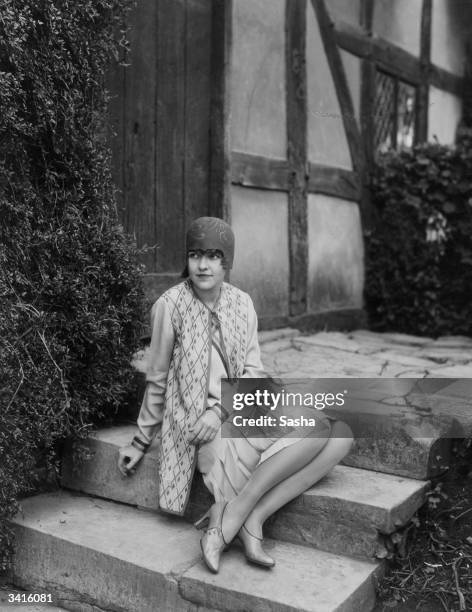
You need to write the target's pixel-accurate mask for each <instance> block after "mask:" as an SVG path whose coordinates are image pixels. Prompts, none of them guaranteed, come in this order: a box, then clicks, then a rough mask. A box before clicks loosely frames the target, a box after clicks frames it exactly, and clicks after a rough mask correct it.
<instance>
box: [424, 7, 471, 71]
mask: <svg viewBox="0 0 472 612" xmlns="http://www.w3.org/2000/svg"><path fill="white" fill-rule="evenodd" d="M471 28H472V6H471V2H470V0H433V19H432V27H431V60H432V62H433V64H436V66H439V67H440V68H445V69H446V70H449V71H450V72H453V73H454V74H457V75H460V76H462V74H463V72H464V51H465V43H466V40H467V38H468V37H469V38H470V36H471V33H472V31H471Z"/></svg>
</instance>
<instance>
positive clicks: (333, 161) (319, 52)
mask: <svg viewBox="0 0 472 612" xmlns="http://www.w3.org/2000/svg"><path fill="white" fill-rule="evenodd" d="M306 68H307V91H308V159H309V160H310V161H311V162H315V163H319V164H324V165H329V166H336V167H338V168H347V169H349V170H351V169H352V162H351V156H350V153H349V147H348V143H347V139H346V133H345V131H344V124H343V119H342V116H341V109H340V107H339V103H338V98H337V95H336V91H335V88H334V83H333V78H332V76H331V71H330V69H329V65H328V60H327V58H326V54H325V51H324V47H323V42H322V40H321V34H320V29H319V27H318V22H317V20H316V16H315V13H314V10H313V7H312V5H311V2H308V4H307V62H306Z"/></svg>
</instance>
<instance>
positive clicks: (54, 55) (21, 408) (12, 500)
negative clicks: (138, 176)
mask: <svg viewBox="0 0 472 612" xmlns="http://www.w3.org/2000/svg"><path fill="white" fill-rule="evenodd" d="M126 4H127V1H126V0H3V1H2V5H1V7H0V231H1V235H0V380H1V383H2V384H1V387H0V402H1V405H0V514H1V516H2V517H3V519H5V518H8V517H9V516H11V515H12V514H13V513H14V512H15V511H16V509H17V506H18V502H17V500H18V497H19V496H21V495H23V494H25V493H27V492H30V491H31V490H33V489H34V487H35V485H36V481H35V479H36V476H35V474H36V473H37V467H38V461H42V462H43V463H44V464H45V466H46V467H51V466H52V465H54V463H55V449H56V447H57V444H58V442H59V441H60V440H62V439H63V438H65V437H66V436H83V435H85V433H86V432H87V430H88V429H89V428H90V426H91V424H92V423H94V422H96V421H97V419H99V418H101V417H104V416H111V415H113V414H114V413H115V411H116V410H117V407H118V406H119V405H120V403H121V402H122V401H123V398H124V396H125V394H126V393H127V392H128V390H129V385H130V384H131V381H132V380H133V378H132V376H133V375H132V372H131V369H130V366H129V363H130V358H131V354H132V352H133V350H134V349H135V348H136V346H137V339H138V337H139V334H140V332H141V320H142V308H143V307H142V293H141V288H140V280H139V279H140V269H139V267H138V265H137V264H136V263H135V262H136V258H135V252H134V247H133V246H132V244H131V243H130V242H129V241H128V239H127V238H126V237H125V236H124V234H123V232H122V228H121V227H120V226H119V223H118V219H117V215H116V208H115V202H114V189H113V185H112V181H111V174H110V155H109V150H108V148H107V146H106V143H105V142H104V140H105V139H104V138H103V134H104V133H105V130H104V118H105V113H106V103H107V94H106V90H105V87H104V75H105V72H106V68H107V65H108V64H109V61H110V58H111V55H112V53H113V52H115V54H116V52H117V49H118V47H117V43H115V40H114V38H115V36H114V34H115V33H116V32H117V31H119V30H120V24H121V23H122V22H123V18H124V14H125V11H126V9H127V6H126ZM10 545H11V542H10V534H9V531H8V528H7V525H6V521H5V520H3V522H2V528H1V530H0V557H2V554H1V553H2V552H3V553H5V551H8V550H9V548H10ZM2 563H3V566H4V567H5V563H6V555H5V554H4V556H3V557H2Z"/></svg>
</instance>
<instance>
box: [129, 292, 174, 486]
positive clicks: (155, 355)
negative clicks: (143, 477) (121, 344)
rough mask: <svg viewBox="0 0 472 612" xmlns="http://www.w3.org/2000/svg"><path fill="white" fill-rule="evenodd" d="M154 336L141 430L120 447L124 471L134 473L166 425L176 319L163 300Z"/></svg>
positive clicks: (155, 319)
mask: <svg viewBox="0 0 472 612" xmlns="http://www.w3.org/2000/svg"><path fill="white" fill-rule="evenodd" d="M151 325H152V336H151V346H150V348H149V353H148V359H149V361H148V364H147V373H146V383H147V384H146V390H145V393H144V398H143V401H142V404H141V409H140V411H139V415H138V420H137V425H138V429H139V433H138V435H137V436H135V437H134V438H133V440H132V442H131V443H130V444H129V445H128V446H126V447H124V448H121V449H120V455H119V459H118V467H119V469H120V471H121V473H122V474H124V475H128V474H132V473H134V468H135V466H136V464H137V463H138V462H139V461H140V460H141V459H142V457H143V455H144V453H145V452H146V451H147V449H148V448H149V446H150V445H151V443H152V441H153V439H154V437H155V435H156V434H157V432H158V430H159V429H160V427H161V424H162V418H163V415H164V400H165V391H166V383H167V375H168V372H169V364H170V360H171V357H172V350H173V347H174V342H175V334H174V328H173V326H172V320H171V316H170V313H169V310H168V308H167V305H166V303H165V301H164V300H163V299H159V300H157V302H156V303H155V304H154V306H153V308H152V312H151Z"/></svg>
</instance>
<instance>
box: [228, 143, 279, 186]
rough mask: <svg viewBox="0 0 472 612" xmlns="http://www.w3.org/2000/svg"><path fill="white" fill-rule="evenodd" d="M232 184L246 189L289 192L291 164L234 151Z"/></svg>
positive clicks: (232, 156) (232, 157)
mask: <svg viewBox="0 0 472 612" xmlns="http://www.w3.org/2000/svg"><path fill="white" fill-rule="evenodd" d="M231 182H232V183H233V184H234V185H243V186H244V187H256V188H258V189H275V190H279V191H288V190H289V164H288V162H287V161H285V160H283V159H272V158H269V157H263V156H261V155H251V154H250V153H241V152H239V151H233V152H232V154H231Z"/></svg>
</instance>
